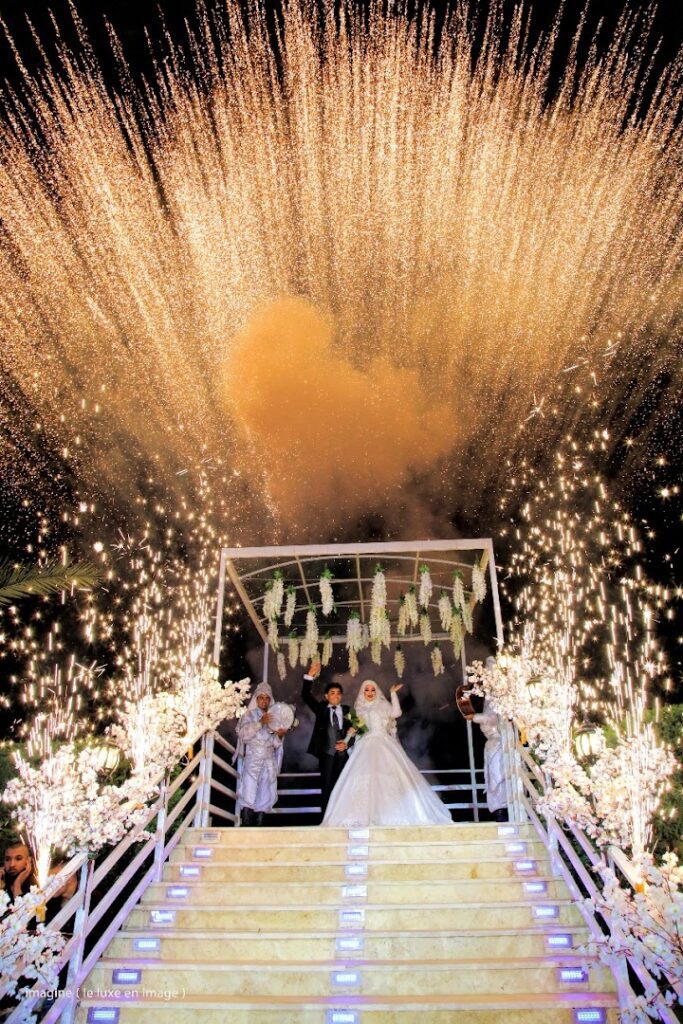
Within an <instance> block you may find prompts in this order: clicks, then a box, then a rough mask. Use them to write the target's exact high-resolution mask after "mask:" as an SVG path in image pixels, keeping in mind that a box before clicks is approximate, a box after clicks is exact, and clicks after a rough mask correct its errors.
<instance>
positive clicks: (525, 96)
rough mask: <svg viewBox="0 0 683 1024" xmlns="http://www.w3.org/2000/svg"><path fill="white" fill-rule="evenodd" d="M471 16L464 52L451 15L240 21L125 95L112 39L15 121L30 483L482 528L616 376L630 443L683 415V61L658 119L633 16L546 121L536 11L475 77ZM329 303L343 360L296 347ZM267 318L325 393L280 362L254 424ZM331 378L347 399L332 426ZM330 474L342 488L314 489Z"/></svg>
mask: <svg viewBox="0 0 683 1024" xmlns="http://www.w3.org/2000/svg"><path fill="white" fill-rule="evenodd" d="M470 14H471V12H470V11H469V9H468V6H467V4H466V2H465V0H463V2H462V3H459V4H457V5H456V7H455V8H454V11H453V13H452V15H451V16H450V19H449V21H448V23H447V25H446V28H445V30H444V32H443V34H442V35H440V36H439V38H438V40H437V39H436V38H435V35H434V28H433V25H432V23H431V21H430V19H429V15H428V13H427V12H426V11H424V10H423V11H422V12H421V13H419V14H418V16H417V17H416V18H414V19H412V20H410V19H409V18H408V17H407V15H405V13H404V12H402V8H401V7H400V5H397V6H394V7H391V8H389V9H388V10H385V9H384V8H383V6H382V5H380V4H372V5H371V9H370V12H369V14H367V16H366V17H363V16H362V15H361V14H359V13H357V12H356V13H354V12H353V11H352V10H351V9H350V8H348V7H346V6H343V7H342V9H341V11H337V15H336V17H335V14H334V13H333V12H332V11H330V12H329V13H328V14H326V15H324V16H320V15H319V14H317V13H316V12H315V10H314V8H313V5H312V4H309V3H308V2H307V0H296V2H292V3H289V4H287V5H286V6H285V9H284V12H283V15H282V23H281V28H280V37H279V41H278V42H277V43H276V42H274V41H273V39H272V38H271V37H270V36H269V34H268V31H267V27H266V19H265V15H264V14H263V13H260V14H259V13H256V14H254V15H252V16H251V18H250V20H249V23H248V24H247V23H246V22H245V21H244V19H243V17H242V15H241V14H240V12H239V9H238V6H237V4H235V3H233V2H232V0H227V3H226V4H225V6H224V7H219V8H217V9H216V12H215V13H212V14H207V13H206V12H205V11H204V9H203V8H200V23H201V24H200V28H199V32H198V35H197V37H196V38H193V39H191V41H190V46H189V56H187V57H186V59H184V60H183V58H181V54H180V53H179V51H178V50H174V49H173V48H172V47H171V45H170V44H169V47H170V51H169V53H168V54H167V59H166V60H164V61H159V63H158V65H157V67H158V71H157V80H156V81H155V82H153V83H151V86H150V88H149V90H148V91H146V92H144V93H143V92H141V91H136V90H135V89H134V88H133V86H132V85H131V84H130V83H129V82H128V80H127V79H126V77H125V75H124V76H122V82H123V84H122V86H121V88H120V89H119V91H118V92H117V93H116V95H115V96H112V93H111V92H110V91H109V90H108V88H107V86H106V85H105V83H104V81H103V78H102V75H101V72H100V70H99V69H98V67H97V64H96V61H95V58H94V57H93V55H92V53H91V51H90V50H89V49H88V46H87V42H86V41H85V40H83V42H82V52H79V53H78V54H75V55H73V54H69V53H68V52H66V50H65V49H64V48H62V56H61V66H60V67H58V68H53V69H48V71H47V73H46V75H45V79H44V81H41V80H39V79H38V77H36V78H34V79H30V78H29V77H28V76H27V82H26V88H27V94H26V99H25V100H21V99H19V98H17V97H15V96H12V95H10V94H7V95H5V97H4V103H3V120H4V131H3V134H2V137H1V138H0V210H1V211H2V225H1V232H0V334H1V336H2V339H3V343H2V347H1V351H0V373H1V378H0V430H1V431H2V433H1V434H0V438H1V440H2V453H1V454H2V465H3V472H4V473H5V474H6V475H8V476H11V477H12V478H13V480H14V481H15V483H16V486H17V487H20V486H22V483H23V480H25V479H26V478H27V477H31V483H30V486H31V487H35V485H36V481H37V480H38V479H39V478H40V476H41V474H43V475H45V474H47V473H48V471H49V470H50V468H51V467H52V466H53V465H54V458H55V455H56V454H57V453H59V452H60V451H61V450H62V449H67V450H68V455H67V456H66V461H67V462H68V463H70V464H71V465H72V466H73V467H74V471H75V473H76V475H77V477H78V478H79V480H81V481H83V483H84V485H87V487H88V488H89V490H90V491H92V490H97V489H100V490H102V489H107V488H109V489H114V490H116V491H117V492H118V495H119V499H120V500H121V501H122V502H124V503H125V502H126V501H128V500H131V495H134V494H135V481H136V478H137V477H138V475H139V474H140V473H141V472H145V473H147V471H148V470H147V467H152V468H153V471H154V474H155V475H156V476H158V477H160V478H161V479H163V481H164V484H165V486H166V487H167V488H168V489H169V490H170V491H173V489H174V480H175V479H176V477H175V474H176V473H178V472H180V471H181V470H182V469H183V468H184V466H185V465H186V464H187V462H188V461H189V460H190V459H192V458H193V457H194V456H195V455H196V453H197V452H198V451H204V452H205V453H206V456H207V458H219V457H220V458H223V459H224V460H225V461H226V462H227V464H228V465H229V466H230V467H231V469H232V470H234V472H235V473H239V474H240V475H241V479H242V480H243V481H245V482H246V483H247V484H248V485H249V486H250V487H251V489H252V491H253V492H254V493H255V494H262V495H263V498H262V499H259V500H262V501H263V503H264V504H265V506H266V507H268V508H271V509H273V510H274V511H275V513H276V514H277V515H279V517H280V518H281V520H283V521H285V522H286V523H287V525H290V526H293V525H296V526H298V527H299V531H300V532H299V535H300V536H303V535H304V533H305V532H306V530H308V531H309V532H310V531H315V530H317V529H320V528H324V530H325V531H327V532H329V531H331V530H332V528H333V527H339V526H341V527H342V528H343V527H344V526H348V525H349V524H352V522H353V517H354V516H356V515H357V514H358V513H359V512H365V511H368V510H372V509H376V508H379V509H381V508H382V507H383V506H384V504H385V502H388V501H391V502H394V503H400V502H401V501H402V500H403V498H402V495H403V494H404V491H405V488H406V486H408V484H409V482H410V481H411V480H412V479H413V478H414V477H415V476H418V477H420V476H422V477H426V476H429V475H430V474H431V475H432V479H431V482H430V483H429V484H428V485H426V486H428V487H431V488H432V489H433V488H436V491H437V493H438V494H439V495H440V496H441V497H446V495H447V494H448V498H449V503H450V506H452V507H457V505H458V503H460V506H461V507H468V508H470V509H471V508H472V507H474V506H476V505H477V504H478V503H480V502H482V501H483V500H484V496H485V494H486V489H487V485H488V484H489V483H490V481H491V480H492V479H494V478H495V477H496V476H497V474H498V473H499V471H500V467H501V465H502V459H503V458H504V456H505V455H509V454H510V451H511V448H515V447H520V446H521V447H524V446H525V447H526V449H527V451H528V453H529V454H530V455H531V456H532V457H533V458H538V457H539V455H541V454H542V453H540V452H538V451H537V450H536V449H535V447H534V446H535V445H538V444H540V441H539V440H538V439H539V438H540V437H544V438H545V439H544V442H543V444H544V446H545V450H546V451H547V452H548V457H549V456H550V453H551V452H552V450H553V448H554V443H553V442H554V439H556V438H557V437H559V436H561V435H562V434H564V433H566V432H567V431H569V430H572V431H574V430H576V429H579V430H580V429H581V423H582V421H583V419H584V417H585V414H586V413H587V412H589V411H590V412H594V411H595V410H593V409H590V408H587V406H590V401H589V398H588V393H589V392H588V386H587V385H588V383H589V381H593V382H594V383H597V387H593V389H592V393H593V394H595V393H599V394H600V396H601V397H600V401H601V402H602V406H601V408H600V409H599V410H598V411H599V413H600V414H601V415H604V416H606V417H607V419H614V420H615V422H614V423H613V430H612V434H611V437H612V438H613V439H614V441H613V443H615V444H616V443H617V442H618V441H619V439H620V433H619V431H620V425H621V426H622V427H623V428H624V429H625V426H626V424H627V423H628V422H629V419H630V417H631V416H632V414H633V413H634V412H635V411H636V410H638V409H639V407H640V406H641V405H642V402H643V397H644V395H645V393H646V391H647V388H648V386H650V385H652V383H653V381H661V380H664V379H665V377H666V381H667V383H666V389H667V390H666V391H664V390H662V396H661V397H662V401H661V403H660V408H661V409H662V410H663V412H662V413H660V415H664V416H665V415H667V410H668V412H669V413H671V414H672V413H673V400H674V397H675V396H677V395H678V393H679V390H680V382H681V381H680V377H681V366H682V365H683V363H682V362H681V309H682V301H681V300H682V299H683V275H682V273H681V270H682V267H683V236H682V235H681V232H680V224H681V215H682V214H683V165H682V163H681V127H680V123H679V122H678V120H677V115H678V101H677V98H676V97H677V89H678V85H679V84H680V72H681V66H680V64H679V65H677V66H676V67H673V68H671V69H669V71H668V72H666V73H665V74H664V76H663V78H662V80H661V82H660V83H659V86H658V89H656V90H655V95H654V99H652V101H651V102H649V104H647V105H646V106H645V109H643V110H642V111H641V113H640V116H639V117H636V116H635V115H634V113H633V111H634V108H635V107H637V106H638V104H637V97H638V90H639V88H640V84H639V83H640V82H641V80H642V75H641V71H642V68H640V67H639V66H638V64H637V61H638V59H639V58H636V57H633V58H632V57H630V56H629V53H630V52H639V51H638V47H637V46H636V45H635V42H636V41H637V39H638V32H639V31H640V28H639V27H638V24H635V27H634V25H632V24H630V23H629V22H628V20H627V19H624V21H623V23H622V26H621V28H620V29H619V31H618V33H617V35H616V36H615V39H614V42H613V43H612V45H611V47H610V48H609V49H608V50H607V52H606V53H603V54H602V55H600V54H598V51H597V49H596V48H595V47H594V48H593V49H592V51H591V56H590V58H589V59H588V61H587V63H585V64H584V65H583V66H581V67H580V66H579V65H578V63H577V60H576V58H575V57H572V58H571V59H570V61H569V64H568V66H567V68H566V70H565V72H564V77H563V80H562V81H561V83H560V84H559V86H558V87H557V89H556V90H555V91H554V93H553V97H552V99H550V100H548V99H547V90H548V82H549V75H550V62H551V57H552V52H553V45H554V44H553V40H552V38H550V39H548V40H546V41H544V42H542V43H541V44H540V45H539V46H538V47H537V48H536V49H534V50H533V51H529V48H527V47H525V43H524V37H525V14H524V10H523V9H521V8H520V10H518V12H517V14H516V16H515V19H514V24H513V26H512V31H511V33H510V34H509V39H508V36H507V34H506V33H504V32H503V21H502V14H501V11H500V10H499V9H498V7H496V6H494V9H493V12H492V13H491V15H490V18H489V21H488V25H487V28H486V32H485V34H484V43H483V47H482V49H481V52H477V50H476V48H475V44H474V41H473V34H474V30H473V29H472V27H471V20H472V19H471V18H470V17H469V15H470ZM506 39H508V41H507V42H505V41H504V40H506ZM473 54H475V57H474V59H473ZM640 59H642V58H640ZM280 303H282V304H281V305H280ZM302 304H303V306H304V307H309V308H310V310H311V314H310V316H309V317H308V318H307V317H305V316H304V317H301V322H302V323H304V324H310V323H311V322H315V321H316V320H320V319H321V318H322V319H323V320H324V322H325V323H326V324H330V325H331V334H332V341H331V350H327V348H325V346H322V345H321V344H320V341H319V339H318V338H317V337H313V336H312V335H311V334H310V333H307V332H308V331H309V328H308V327H306V328H305V329H304V328H302V329H301V331H300V332H299V333H298V334H297V333H296V330H295V328H296V325H292V323H290V322H289V321H288V319H287V316H288V313H287V311H288V310H289V309H292V308H296V309H299V310H300V309H301V308H302ZM264 315H265V316H266V317H267V316H270V317H271V319H273V318H274V319H275V320H277V318H278V316H281V317H282V318H283V337H284V339H285V341H286V342H287V344H288V345H290V344H291V352H292V360H294V355H293V354H294V353H295V354H296V362H295V363H294V371H295V372H290V373H289V374H288V376H287V378H286V379H287V385H286V388H285V387H281V388H280V389H279V391H278V387H277V382H278V380H279V379H280V378H279V374H280V372H281V368H282V367H281V353H282V345H281V344H279V346H278V345H276V346H274V348H273V350H271V348H270V347H269V344H268V342H267V339H265V340H264V341H263V342H262V343H261V345H260V346H259V345H258V344H256V345H255V349H256V351H257V353H258V354H257V355H256V356H253V357H252V356H251V355H250V357H249V366H250V370H251V372H250V375H249V388H250V393H249V396H248V401H246V402H245V401H244V398H245V396H244V394H243V393H242V388H243V386H244V377H243V374H242V373H241V372H240V371H241V368H242V366H243V364H241V363H240V347H239V346H240V344H241V340H240V339H243V338H244V337H245V331H246V332H247V333H248V332H249V331H250V330H251V329H252V326H253V325H254V324H259V323H261V322H262V318H263V316H264ZM287 331H290V335H291V339H290V341H287ZM251 336H252V338H253V333H252V335H251ZM283 344H284V342H283ZM285 349H286V346H285ZM323 350H324V351H323ZM286 351H287V349H286ZM377 360H380V363H378V362H377ZM378 365H381V366H382V372H381V374H379V373H376V372H374V371H373V370H372V367H373V366H378ZM329 366H338V367H343V369H342V370H341V371H340V373H339V374H338V377H339V380H340V381H341V382H342V383H340V384H339V386H338V388H337V389H336V390H335V392H334V401H329V402H327V403H326V402H325V401H324V400H318V401H317V403H316V407H315V416H309V417H306V415H305V410H306V407H307V403H308V400H309V398H310V395H311V386H310V385H309V383H308V382H309V381H315V382H316V389H318V388H319V383H318V382H319V381H320V380H321V379H322V380H324V378H325V371H326V368H327V367H329ZM290 370H291V367H290ZM364 373H367V376H366V378H365V388H366V392H367V393H366V397H367V404H368V406H372V408H373V415H372V416H370V417H368V418H367V422H364V418H363V417H362V416H361V417H360V423H361V427H360V428H358V426H357V424H358V421H359V417H358V379H359V375H360V374H364ZM360 379H361V380H362V378H360ZM345 382H346V383H345ZM664 387H665V385H664V384H662V385H661V388H662V389H664ZM345 388H348V392H347V391H346V390H345ZM318 399H319V396H318ZM245 410H246V411H245ZM301 410H302V411H301ZM426 410H431V411H432V412H436V415H435V417H434V418H435V419H436V421H437V423H436V425H433V426H431V425H430V438H431V440H430V443H429V444H425V443H424V437H423V431H424V427H423V423H424V418H425V415H426ZM551 413H552V416H551ZM278 414H279V415H280V417H281V419H282V420H286V421H287V423H288V424H289V425H290V428H291V429H289V430H288V431H285V432H283V435H284V436H283V437H281V436H280V435H279V434H278V432H277V431H276V430H275V431H273V429H272V424H273V422H277V416H278ZM404 414H405V415H404ZM297 417H298V418H297ZM352 421H353V422H352ZM377 421H382V422H384V423H385V424H387V429H386V430H385V431H382V430H378V429H377V427H376V424H377ZM266 423H267V424H268V429H265V426H264V425H265V424H266ZM297 424H300V428H299V427H298V426H297ZM292 425H293V426H292ZM521 425H524V431H523V432H522V434H520V426H521ZM399 426H400V427H401V429H399ZM359 429H360V432H361V433H360V437H358V430H359ZM387 432H388V433H389V435H390V436H394V437H396V438H397V441H396V444H394V445H390V444H389V445H388V444H387V443H386V434H387ZM548 434H551V435H552V436H550V437H548V436H546V435H548ZM347 436H350V437H352V438H353V443H346V444H345V443H344V441H345V438H347ZM333 437H336V438H337V439H338V441H337V442H336V443H333V442H331V441H330V438H333ZM75 439H77V440H75ZM444 460H446V461H447V465H448V467H449V471H448V473H443V474H442V475H440V474H439V473H438V472H435V471H437V470H438V469H439V467H443V466H444ZM367 466H371V467H375V468H376V472H375V473H367ZM361 467H362V468H363V469H364V472H362V473H361V472H360V468H361ZM385 467H388V468H385ZM278 477H280V478H284V477H288V478H289V486H287V487H282V486H278ZM314 477H315V479H316V480H318V481H323V482H325V481H329V484H327V485H325V484H323V485H320V486H317V487H316V488H315V489H314V493H310V492H309V491H308V489H307V483H308V482H309V481H310V480H312V479H313V478H314ZM446 477H448V479H449V483H448V484H445V483H441V480H442V479H446ZM226 479H227V480H228V481H231V480H232V477H231V475H230V473H228V474H227V477H226ZM450 480H452V481H453V484H452V485H451V483H450ZM280 483H281V481H280ZM451 487H453V488H457V494H456V495H455V496H454V495H453V494H451V493H450V490H451ZM311 504H313V505H315V506H316V507H317V508H318V509H319V510H321V511H322V512H324V513H325V515H323V517H322V518H321V519H320V520H319V522H322V523H323V524H324V527H316V526H313V525H311V523H312V521H314V520H315V517H311V515H310V513H311ZM253 507H254V506H253V505H249V504H246V505H245V513H247V512H248V511H249V508H253Z"/></svg>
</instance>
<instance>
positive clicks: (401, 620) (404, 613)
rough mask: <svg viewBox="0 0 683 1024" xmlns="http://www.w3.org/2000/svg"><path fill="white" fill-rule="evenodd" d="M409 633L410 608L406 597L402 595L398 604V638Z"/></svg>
mask: <svg viewBox="0 0 683 1024" xmlns="http://www.w3.org/2000/svg"><path fill="white" fill-rule="evenodd" d="M407 632H408V608H407V607H406V596H405V594H401V597H400V598H399V602H398V620H397V623H396V633H397V635H398V636H405V635H406V633H407Z"/></svg>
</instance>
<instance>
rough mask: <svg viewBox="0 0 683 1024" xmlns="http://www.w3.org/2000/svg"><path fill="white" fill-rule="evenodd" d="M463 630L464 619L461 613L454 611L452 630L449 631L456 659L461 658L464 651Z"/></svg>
mask: <svg viewBox="0 0 683 1024" xmlns="http://www.w3.org/2000/svg"><path fill="white" fill-rule="evenodd" d="M463 628H464V627H463V622H462V618H461V616H460V612H459V611H454V613H453V616H452V618H451V628H450V630H449V635H450V640H451V643H452V644H453V655H454V656H455V658H456V659H457V658H459V657H460V652H461V650H462V641H463Z"/></svg>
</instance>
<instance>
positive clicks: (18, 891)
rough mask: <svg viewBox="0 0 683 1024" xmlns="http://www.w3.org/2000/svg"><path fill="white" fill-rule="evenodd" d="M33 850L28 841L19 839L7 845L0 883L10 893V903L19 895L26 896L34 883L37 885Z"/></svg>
mask: <svg viewBox="0 0 683 1024" xmlns="http://www.w3.org/2000/svg"><path fill="white" fill-rule="evenodd" d="M37 884H38V883H37V879H36V874H35V869H34V866H33V858H32V856H31V851H30V850H29V848H28V846H27V845H26V843H24V842H22V841H21V840H20V839H17V840H16V841H15V842H11V843H10V844H9V846H7V847H6V849H5V853H4V856H3V866H2V868H0V885H2V887H3V888H4V890H5V892H6V893H7V894H8V896H9V899H10V903H14V901H15V899H16V898H17V896H25V895H26V893H27V892H28V891H29V890H30V888H31V886H32V885H37Z"/></svg>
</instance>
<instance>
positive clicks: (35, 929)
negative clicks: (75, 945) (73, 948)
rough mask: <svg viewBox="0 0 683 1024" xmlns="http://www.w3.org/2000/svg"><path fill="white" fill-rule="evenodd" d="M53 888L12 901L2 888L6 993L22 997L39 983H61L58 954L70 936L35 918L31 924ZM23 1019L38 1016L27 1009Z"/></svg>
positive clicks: (50, 986)
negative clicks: (39, 922)
mask: <svg viewBox="0 0 683 1024" xmlns="http://www.w3.org/2000/svg"><path fill="white" fill-rule="evenodd" d="M53 888H54V886H53ZM50 891H51V890H50V889H47V890H37V889H35V888H33V889H32V890H31V892H30V893H27V894H26V895H25V896H17V897H16V898H15V900H14V902H10V897H9V894H8V893H7V891H6V890H5V889H4V888H3V889H0V963H2V995H3V996H8V997H10V998H13V999H18V1000H21V999H22V997H23V996H25V995H27V994H28V992H29V991H30V989H31V988H33V987H34V985H35V984H36V983H39V984H40V986H41V988H43V989H45V990H46V991H53V990H54V989H56V988H57V987H58V977H59V966H58V960H57V957H58V955H59V953H60V952H61V951H62V949H63V948H64V946H65V944H66V936H64V935H62V933H61V932H56V931H53V930H52V929H50V928H46V926H45V925H44V924H36V923H35V922H34V923H32V924H31V927H30V928H27V924H29V923H30V922H31V921H32V919H33V918H34V917H35V914H36V911H37V910H38V908H39V907H40V906H42V905H44V904H45V902H46V900H47V899H48V898H49V896H50ZM23 1019H24V1020H26V1021H29V1020H31V1019H35V1018H34V1017H33V1016H32V1015H30V1014H29V1013H28V1011H27V1012H26V1015H25V1017H24V1018H23Z"/></svg>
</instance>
